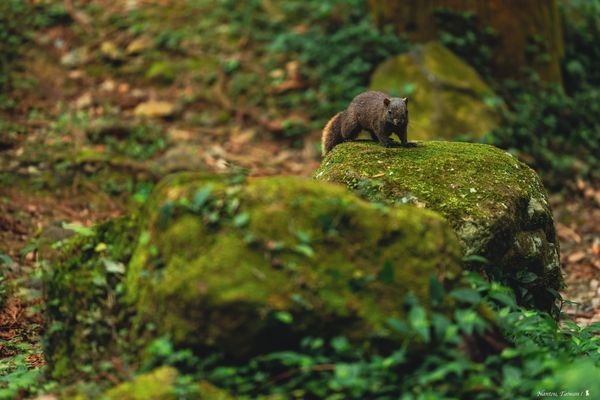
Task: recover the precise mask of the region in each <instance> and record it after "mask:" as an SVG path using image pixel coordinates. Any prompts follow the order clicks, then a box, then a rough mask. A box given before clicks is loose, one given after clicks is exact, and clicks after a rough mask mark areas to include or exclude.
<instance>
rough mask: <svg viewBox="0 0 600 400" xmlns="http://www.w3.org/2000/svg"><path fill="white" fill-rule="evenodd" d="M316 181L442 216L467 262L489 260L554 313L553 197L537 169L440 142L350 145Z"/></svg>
mask: <svg viewBox="0 0 600 400" xmlns="http://www.w3.org/2000/svg"><path fill="white" fill-rule="evenodd" d="M315 178H316V179H317V180H320V181H327V182H338V183H343V184H345V185H346V186H348V187H349V188H351V189H353V190H355V191H357V192H358V193H359V194H361V195H362V196H363V197H365V198H367V199H369V200H373V201H380V202H386V203H392V204H402V203H412V204H414V205H416V206H418V207H426V208H430V209H432V210H435V211H438V212H440V213H441V214H443V215H444V216H445V217H446V218H447V219H448V221H449V222H450V224H451V225H452V226H453V228H454V230H455V231H456V233H457V235H458V237H459V238H460V241H461V244H462V248H463V251H464V254H465V255H467V256H468V255H480V256H484V257H486V258H487V259H488V260H489V261H490V264H491V265H493V266H495V267H498V268H500V270H502V271H504V273H506V274H508V275H509V276H510V277H512V278H513V279H514V280H515V281H516V282H517V288H518V290H527V291H528V292H529V296H532V299H533V301H534V303H535V305H537V306H538V307H540V308H545V309H547V308H549V307H550V306H551V305H552V303H553V299H554V294H553V293H552V290H558V289H559V288H560V287H561V284H562V278H561V275H560V262H559V253H558V240H557V238H556V233H555V228H554V223H553V220H552V213H551V210H550V207H549V205H548V198H547V195H546V191H545V190H544V187H543V185H542V183H541V181H540V179H539V177H538V176H537V174H536V173H535V172H534V171H533V170H532V169H531V168H529V167H528V166H526V165H525V164H523V163H522V162H520V161H518V160H517V159H515V158H514V157H512V156H511V155H510V154H508V153H506V152H504V151H502V150H500V149H498V148H495V147H493V146H488V145H482V144H471V143H457V142H435V141H431V142H420V143H418V146H417V147H414V148H384V147H381V146H379V145H377V144H375V143H372V142H348V143H342V144H341V145H338V146H336V147H335V148H334V149H333V150H332V151H331V152H330V153H329V154H328V155H327V156H326V157H325V159H324V160H323V163H322V164H321V167H320V168H319V169H318V170H317V171H316V173H315ZM548 289H550V291H548ZM522 293H523V294H524V292H522ZM525 296H527V294H525Z"/></svg>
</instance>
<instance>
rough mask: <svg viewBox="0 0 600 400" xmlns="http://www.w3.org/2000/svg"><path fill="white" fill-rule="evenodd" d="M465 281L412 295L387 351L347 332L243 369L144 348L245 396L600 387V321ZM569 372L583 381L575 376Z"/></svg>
mask: <svg viewBox="0 0 600 400" xmlns="http://www.w3.org/2000/svg"><path fill="white" fill-rule="evenodd" d="M463 283H464V285H465V286H464V287H461V288H458V289H454V290H452V291H451V292H449V293H445V292H444V289H443V286H442V285H441V284H440V283H439V282H438V281H437V280H436V279H435V278H432V279H431V288H430V295H431V304H430V305H428V306H427V307H425V305H421V304H419V303H418V302H417V301H416V299H415V298H414V297H410V296H409V297H407V299H406V307H407V309H408V312H407V317H406V318H405V319H402V320H399V319H390V320H389V321H388V324H389V329H390V334H392V335H393V334H394V333H395V332H398V333H401V334H402V336H403V337H405V338H406V339H405V340H404V342H403V343H402V344H401V345H399V346H397V347H392V348H390V349H389V350H387V351H384V352H379V353H374V352H373V351H372V350H370V349H369V348H366V347H364V346H360V345H357V344H353V343H351V342H350V341H348V340H347V339H346V338H345V337H343V336H338V337H335V338H333V339H331V340H325V339H321V338H314V337H307V338H305V339H304V340H302V342H301V344H300V347H299V348H298V349H290V350H287V351H281V352H276V353H271V354H264V355H261V356H258V357H255V358H253V359H251V360H249V361H247V362H244V363H241V364H240V363H237V364H236V363H232V362H230V361H229V362H228V361H227V360H225V359H223V358H222V357H219V356H218V355H215V354H213V355H212V356H211V357H208V358H205V359H203V360H202V361H200V360H199V359H198V358H196V357H194V356H193V355H192V354H191V353H190V352H186V351H184V350H181V349H175V348H173V347H172V345H170V341H169V340H168V338H160V339H159V340H157V341H156V342H154V343H152V344H151V345H150V346H149V347H148V348H147V350H146V353H145V354H147V355H149V356H150V359H151V360H153V361H152V362H151V363H150V364H147V365H148V366H152V367H156V366H157V365H160V364H161V363H162V364H169V365H175V366H179V369H180V371H181V372H182V373H184V374H186V375H188V376H190V379H191V380H194V379H196V380H199V379H206V380H209V381H210V382H212V383H213V384H215V385H217V386H220V387H222V388H225V389H227V390H228V391H230V392H231V393H233V394H234V395H236V396H239V398H242V399H245V398H256V397H259V396H261V395H267V396H268V395H275V396H277V395H281V396H286V397H289V396H292V397H294V398H327V399H364V398H381V399H388V398H390V399H391V398H402V399H445V398H473V399H489V398H513V397H515V396H516V397H517V398H528V397H531V396H533V395H535V394H536V393H537V391H556V390H569V391H582V392H584V391H585V390H589V391H590V392H593V391H597V390H600V387H598V386H599V385H598V383H597V381H594V377H597V374H598V372H600V353H598V351H597V349H598V345H599V344H600V337H599V336H598V335H597V333H598V329H600V325H598V324H596V325H595V326H591V327H588V328H580V327H578V326H576V325H575V324H572V323H565V324H564V325H560V324H559V323H557V322H556V320H554V319H553V318H552V317H550V315H548V314H545V313H541V312H537V311H531V310H526V309H523V308H521V307H519V306H517V303H516V298H515V296H514V293H513V292H512V291H511V289H509V288H507V287H505V286H502V285H500V284H498V283H495V282H489V281H487V280H485V279H483V278H482V277H481V276H479V275H478V274H475V273H469V274H466V275H465V277H464V281H463ZM448 304H454V305H455V306H454V311H451V310H450V309H448ZM427 310H430V311H427ZM569 368H575V369H576V370H577V371H578V374H579V375H578V376H577V377H575V378H573V375H572V374H567V373H566V371H568V369H569ZM594 382H595V383H594ZM561 385H562V386H561Z"/></svg>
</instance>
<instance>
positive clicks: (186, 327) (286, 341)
mask: <svg viewBox="0 0 600 400" xmlns="http://www.w3.org/2000/svg"><path fill="white" fill-rule="evenodd" d="M58 252H59V254H58V255H57V256H56V257H55V259H54V260H53V262H52V263H51V267H50V268H48V271H47V272H46V274H45V276H44V283H45V287H46V293H47V296H48V308H47V313H46V317H47V321H48V326H49V328H48V330H47V332H46V336H45V344H46V347H45V357H46V361H47V363H48V371H49V373H50V374H51V375H52V376H53V377H54V378H55V379H59V380H61V381H72V380H75V379H77V378H84V379H85V378H86V377H88V376H89V375H88V374H90V372H91V371H92V370H94V369H95V368H97V366H98V365H100V364H101V363H100V361H101V360H110V359H111V357H119V358H121V359H123V360H125V361H124V362H125V363H135V362H136V360H138V359H139V354H142V349H143V348H144V347H145V346H146V344H147V343H148V342H149V341H151V340H153V339H155V338H156V337H158V336H163V335H169V336H170V337H171V338H172V340H173V342H174V343H175V344H176V345H177V346H178V347H184V348H192V349H195V350H197V351H202V350H209V351H212V350H217V351H223V352H226V353H229V354H230V355H234V356H242V357H243V356H245V355H250V353H256V352H260V351H263V350H264V351H268V350H274V349H281V348H283V346H284V345H292V346H293V345H295V344H297V340H298V339H299V338H302V337H306V336H319V335H321V336H324V337H327V336H330V335H339V334H344V335H346V336H348V337H350V338H354V339H356V340H362V339H367V338H369V339H370V338H373V337H376V336H377V335H378V333H381V332H385V329H386V326H387V325H386V320H387V318H388V317H391V316H397V317H402V316H403V313H404V311H403V304H404V300H405V297H406V295H407V294H408V293H413V294H414V295H415V296H416V297H418V298H419V299H420V300H421V301H422V302H423V304H424V305H425V306H426V305H427V303H428V301H427V300H428V294H429V292H428V290H429V286H428V285H429V279H430V276H435V277H438V278H440V279H441V280H442V281H444V282H445V284H446V285H447V286H448V287H451V286H452V284H453V283H454V281H455V278H456V277H458V275H459V272H460V269H461V267H460V246H459V243H458V240H457V239H456V236H455V234H454V233H453V232H452V229H451V228H450V226H449V225H448V224H447V222H446V221H445V220H444V218H443V217H442V216H440V215H439V214H437V213H435V212H433V211H430V210H413V209H412V208H411V207H406V208H404V209H394V208H387V207H381V206H378V205H371V204H370V203H368V202H366V201H364V200H362V199H360V198H359V197H357V196H355V195H354V194H352V193H351V192H350V191H348V190H347V189H346V188H344V187H343V186H341V185H333V184H327V183H322V182H315V181H313V180H308V179H300V178H293V177H279V178H259V179H248V181H247V182H245V181H244V180H243V179H239V178H236V177H230V176H213V175H200V174H194V173H183V174H177V175H172V176H170V177H168V178H166V179H164V180H163V181H162V183H160V184H159V185H158V186H157V188H156V190H155V192H154V194H153V195H152V196H151V198H150V199H149V200H148V204H147V206H146V207H145V211H143V212H141V213H140V215H139V216H135V215H134V216H130V217H123V218H119V219H115V220H112V221H109V222H107V223H104V224H101V225H98V226H97V227H95V228H94V229H93V230H86V231H84V232H82V233H81V234H80V235H79V236H76V237H74V238H71V239H68V241H67V242H66V243H65V244H63V246H61V247H60V249H59V250H58ZM152 327H154V328H152Z"/></svg>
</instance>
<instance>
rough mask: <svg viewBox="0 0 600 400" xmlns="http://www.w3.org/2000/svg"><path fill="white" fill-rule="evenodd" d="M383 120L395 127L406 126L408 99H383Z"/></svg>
mask: <svg viewBox="0 0 600 400" xmlns="http://www.w3.org/2000/svg"><path fill="white" fill-rule="evenodd" d="M383 105H384V106H385V120H386V121H387V122H389V123H390V124H393V125H396V126H406V125H407V124H408V98H406V97H402V98H400V97H392V98H391V99H389V98H387V97H386V98H385V99H383Z"/></svg>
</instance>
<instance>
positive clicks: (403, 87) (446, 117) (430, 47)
mask: <svg viewBox="0 0 600 400" xmlns="http://www.w3.org/2000/svg"><path fill="white" fill-rule="evenodd" d="M370 88H371V89H373V90H383V91H386V92H390V93H393V94H394V93H396V94H398V95H402V96H408V97H410V106H409V109H410V127H409V138H412V139H438V138H446V139H447V138H453V137H456V136H457V135H465V134H467V135H470V136H472V137H481V136H483V135H484V134H485V133H486V132H488V131H489V130H491V129H492V128H494V127H495V126H496V125H497V123H498V120H499V118H498V115H497V112H496V111H495V110H494V109H493V108H492V107H490V106H489V105H487V104H486V102H485V99H486V98H487V97H490V96H493V92H492V90H491V89H490V88H489V87H488V86H487V85H486V84H485V82H483V80H482V79H481V78H480V77H479V75H478V74H477V72H476V71H475V70H474V69H473V68H472V67H470V66H469V65H468V64H466V63H465V62H464V61H462V60H461V59H460V58H459V57H457V56H456V55H454V53H452V52H451V51H450V50H448V49H447V48H445V47H444V46H442V45H441V44H439V43H429V44H426V45H422V46H418V47H416V48H415V49H414V50H413V51H412V52H410V53H406V54H402V55H400V56H397V57H395V58H392V59H390V60H387V61H385V62H383V63H382V64H381V65H380V66H379V67H377V69H376V70H375V72H374V73H373V76H372V77H371V85H370Z"/></svg>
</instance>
